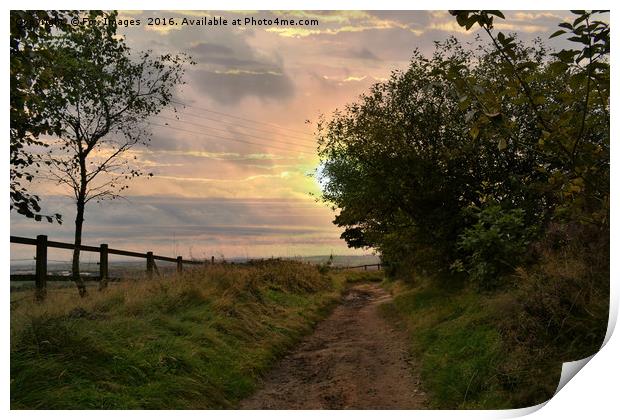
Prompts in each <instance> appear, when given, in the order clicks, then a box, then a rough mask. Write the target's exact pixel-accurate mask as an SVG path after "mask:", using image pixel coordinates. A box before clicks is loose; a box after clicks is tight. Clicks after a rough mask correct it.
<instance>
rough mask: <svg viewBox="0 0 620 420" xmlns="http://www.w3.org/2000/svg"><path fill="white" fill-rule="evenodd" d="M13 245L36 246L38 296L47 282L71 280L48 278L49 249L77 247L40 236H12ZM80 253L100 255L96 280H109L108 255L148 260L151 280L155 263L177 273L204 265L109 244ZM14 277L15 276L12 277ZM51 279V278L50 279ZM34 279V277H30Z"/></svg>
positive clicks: (35, 276)
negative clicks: (187, 266) (162, 263)
mask: <svg viewBox="0 0 620 420" xmlns="http://www.w3.org/2000/svg"><path fill="white" fill-rule="evenodd" d="M11 243H14V244H22V245H33V246H36V257H35V260H36V268H35V274H34V282H35V287H36V289H37V294H39V295H45V289H46V283H47V280H48V279H50V280H60V279H61V278H62V277H64V279H69V278H67V277H65V276H48V274H47V249H48V248H60V249H70V250H73V249H75V245H74V244H71V243H67V242H56V241H49V240H48V239H47V236H46V235H39V236H37V237H36V239H32V238H24V237H21V236H11ZM80 251H86V252H97V253H99V276H98V277H96V279H99V280H107V279H108V278H109V276H108V255H110V254H112V255H122V256H125V257H135V258H146V275H147V277H149V278H152V277H153V273H154V272H155V270H157V267H156V265H155V261H156V260H157V261H167V262H171V263H176V265H177V272H181V271H183V265H184V264H194V265H198V264H204V263H205V262H204V261H195V260H184V259H183V257H181V256H179V257H176V258H173V257H163V256H161V255H155V254H153V252H151V251H148V252H146V253H140V252H134V251H125V250H122V249H114V248H109V247H108V244H101V245H99V246H88V245H81V246H80ZM213 262H214V258H213V257H211V263H213ZM11 277H14V276H11ZM50 277H51V278H50ZM30 278H32V276H30Z"/></svg>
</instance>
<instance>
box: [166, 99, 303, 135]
mask: <svg viewBox="0 0 620 420" xmlns="http://www.w3.org/2000/svg"><path fill="white" fill-rule="evenodd" d="M170 102H172V103H174V104H177V105H183V106H186V107H189V108H195V109H199V110H201V111H205V112H211V113H213V114H218V115H223V116H226V117H229V118H237V119H239V120H243V121H249V122H253V123H256V124H264V125H270V126H272V127H277V128H279V129H281V130H289V131H294V132H297V133H301V134H306V135H310V133H308V132H307V131H301V130H295V129H293V128H288V127H283V126H281V125H278V124H274V123H268V122H264V121H257V120H252V119H249V118H244V117H238V116H236V115H231V114H226V113H224V112H219V111H214V110H212V109H208V108H202V107H199V106H196V105H189V104H186V103H183V102H179V101H174V100H172V101H170Z"/></svg>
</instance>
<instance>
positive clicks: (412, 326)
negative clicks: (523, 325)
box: [382, 282, 507, 409]
mask: <svg viewBox="0 0 620 420" xmlns="http://www.w3.org/2000/svg"><path fill="white" fill-rule="evenodd" d="M387 285H388V287H389V288H390V289H392V292H393V293H394V294H395V298H394V300H393V301H392V302H390V303H387V304H385V305H383V307H382V310H383V312H384V314H385V315H386V316H388V318H390V319H392V320H393V321H395V322H397V323H399V324H401V326H404V327H405V328H406V329H407V330H408V331H409V332H410V336H411V351H412V353H413V355H414V359H415V360H418V361H419V367H420V370H421V375H422V384H423V386H424V387H425V389H426V391H427V392H428V394H429V397H430V403H431V407H432V408H442V409H445V408H451V409H457V408H461V409H462V408H506V406H507V404H506V403H505V402H503V401H502V398H501V395H498V393H496V392H494V388H495V387H496V384H495V381H494V375H495V371H494V368H493V367H494V366H495V365H496V364H497V362H498V360H499V359H500V358H501V337H500V335H499V333H498V331H497V328H495V326H494V323H493V322H491V319H492V317H493V309H492V305H489V303H490V302H489V301H485V299H481V298H480V296H479V295H475V294H474V293H466V292H464V291H463V290H459V291H453V292H450V291H448V290H444V289H442V288H441V287H438V286H436V285H432V284H431V283H430V282H426V283H423V284H418V285H417V286H411V285H407V284H405V283H403V282H395V283H388V284H387Z"/></svg>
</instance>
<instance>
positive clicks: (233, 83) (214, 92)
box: [192, 70, 295, 105]
mask: <svg viewBox="0 0 620 420" xmlns="http://www.w3.org/2000/svg"><path fill="white" fill-rule="evenodd" d="M192 82H193V86H196V87H197V88H198V90H200V91H201V92H204V93H205V94H207V95H209V96H211V97H212V98H213V99H215V100H216V101H217V102H219V103H221V104H224V105H234V104H237V103H239V102H240V101H241V100H242V99H243V98H245V97H251V96H254V97H258V98H262V99H288V98H291V97H292V96H293V94H294V91H295V88H294V85H293V82H292V80H291V79H290V78H289V77H288V76H286V75H285V74H278V73H277V72H238V73H232V72H231V73H226V72H215V71H210V70H196V71H193V72H192Z"/></svg>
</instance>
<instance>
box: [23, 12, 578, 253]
mask: <svg viewBox="0 0 620 420" xmlns="http://www.w3.org/2000/svg"><path fill="white" fill-rule="evenodd" d="M148 16H153V17H155V16H157V17H161V18H167V17H174V18H175V19H179V20H180V19H182V18H183V17H192V16H198V17H200V16H224V17H226V18H227V19H229V20H232V19H234V18H237V17H241V18H243V17H245V16H254V17H255V18H257V19H258V18H263V17H270V18H275V17H276V16H280V18H300V17H304V18H306V17H307V18H308V19H311V18H316V19H318V20H319V22H320V25H319V26H312V27H309V26H308V27H273V26H272V27H265V26H262V27H258V26H255V27H250V26H247V27H232V26H227V27H221V26H220V27H213V26H208V27H199V26H185V27H180V26H176V27H171V26H167V27H147V26H145V23H146V18H147V17H148ZM570 16H571V15H570V13H569V12H558V11H550V12H544V11H535V12H509V13H506V20H505V21H499V22H497V24H496V28H497V29H499V30H501V31H504V32H517V33H518V35H519V37H520V38H521V39H523V40H532V39H533V38H535V37H541V38H543V39H547V38H548V36H549V35H550V34H551V33H552V32H553V31H555V28H556V26H557V24H558V23H559V21H561V20H563V19H568V18H570ZM119 17H120V18H127V19H131V18H133V19H138V18H139V19H141V21H142V25H141V26H139V27H135V28H120V29H119V32H120V33H121V34H122V35H123V36H124V37H125V40H126V42H127V44H128V45H129V46H130V47H131V49H132V50H135V51H139V50H146V49H152V50H154V51H155V52H156V53H178V52H187V53H189V54H190V55H191V56H192V57H193V59H194V60H195V61H196V62H197V64H196V65H195V66H193V67H191V68H190V69H188V72H187V77H186V79H187V84H186V85H185V86H183V87H182V89H180V90H179V91H178V92H177V95H176V100H177V101H178V102H181V103H184V104H187V105H188V106H187V107H183V106H178V108H177V110H178V114H177V116H178V118H179V120H174V119H171V118H173V116H174V115H173V113H172V112H171V111H165V112H164V113H162V114H161V115H160V116H156V117H153V118H151V119H150V121H148V122H147V124H149V125H150V129H151V131H152V141H151V145H150V147H149V148H148V149H143V150H140V151H138V152H137V157H138V160H139V161H140V162H141V164H142V165H143V166H144V167H145V168H146V169H147V170H148V171H152V172H153V173H154V174H155V175H154V177H153V178H151V179H138V180H137V181H135V182H133V183H132V184H131V188H130V189H129V191H128V193H127V200H116V201H111V202H104V203H102V204H95V203H92V204H89V206H88V207H87V210H86V218H85V219H86V220H85V225H84V240H83V242H84V243H85V244H88V245H97V244H100V243H108V244H110V246H111V247H114V248H121V249H130V250H136V251H146V250H153V251H155V252H156V253H159V254H161V255H173V256H174V255H184V256H190V255H192V256H194V257H207V256H211V255H215V256H216V257H219V256H222V255H223V256H226V257H261V256H272V255H273V256H283V257H286V256H295V255H318V254H323V255H324V254H329V253H330V252H333V253H335V254H353V253H367V252H368V251H355V250H350V249H348V248H347V247H346V244H345V243H344V241H342V240H340V239H339V236H340V231H339V229H338V228H337V227H335V226H334V225H332V223H331V220H332V219H333V216H334V213H333V212H332V211H331V210H330V209H329V208H327V207H326V206H325V205H324V204H320V203H316V202H315V201H314V199H313V197H311V196H310V195H309V193H314V194H319V192H320V189H319V185H318V183H317V181H316V179H315V178H314V177H313V176H312V175H311V174H312V172H313V171H314V169H315V168H316V167H317V164H318V159H317V157H316V154H315V149H316V144H315V141H314V138H313V135H312V133H313V131H314V128H315V127H316V122H317V118H318V116H319V115H321V114H325V115H326V116H329V115H330V114H331V113H332V112H333V111H334V110H335V109H337V108H342V107H343V106H344V105H345V104H347V103H349V102H352V101H355V100H356V98H357V97H358V95H360V94H361V93H363V92H365V91H366V90H367V89H368V88H369V86H371V85H372V84H373V83H376V82H378V81H382V80H385V79H386V78H387V77H389V74H390V72H391V71H393V70H395V69H405V68H406V67H407V63H408V61H409V59H410V57H411V54H412V51H413V50H414V49H415V48H419V49H420V50H421V51H422V52H423V53H425V54H430V53H431V52H432V50H433V41H435V40H444V39H446V37H448V36H450V35H455V36H457V37H458V38H459V39H460V40H462V41H468V40H469V41H471V40H473V39H474V37H475V34H476V33H477V32H474V31H471V32H469V33H464V32H463V31H462V30H460V29H459V28H458V25H457V24H456V22H455V20H454V18H453V17H452V16H450V15H449V14H448V12H446V11H437V12H435V11H373V12H363V11H342V12H198V11H194V12H183V11H179V12H172V11H167V12H153V11H148V12H136V11H131V12H121V13H120V16H119ZM558 42H561V41H555V40H554V41H553V42H548V44H549V45H551V46H556V47H557V46H558V45H559V44H557V43H558ZM232 116H234V117H232ZM235 117H238V118H235ZM306 121H309V123H308V122H306ZM258 122H260V123H258ZM166 124H168V126H166ZM34 188H35V189H36V191H37V192H39V193H40V195H41V197H42V199H43V202H42V204H43V206H44V208H45V209H46V210H48V211H51V212H59V213H61V214H62V215H63V218H64V223H63V225H61V226H59V225H57V224H48V223H37V222H34V221H32V220H27V219H25V218H23V217H20V216H18V215H16V214H13V213H12V214H11V234H12V235H20V236H28V237H34V236H36V235H37V234H47V235H48V236H49V238H50V239H51V240H58V241H71V240H72V232H73V227H74V226H73V219H74V217H75V216H74V215H75V209H74V204H73V202H72V199H71V198H69V196H68V191H65V192H63V191H62V190H61V189H59V188H57V187H55V186H53V185H46V184H43V183H41V184H38V185H36V186H35V187H34ZM63 194H65V195H64V196H63ZM11 251H12V255H11V257H12V258H22V257H24V258H27V257H29V256H31V255H32V253H33V252H34V250H33V249H32V248H31V247H23V246H15V245H12V247H11Z"/></svg>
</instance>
